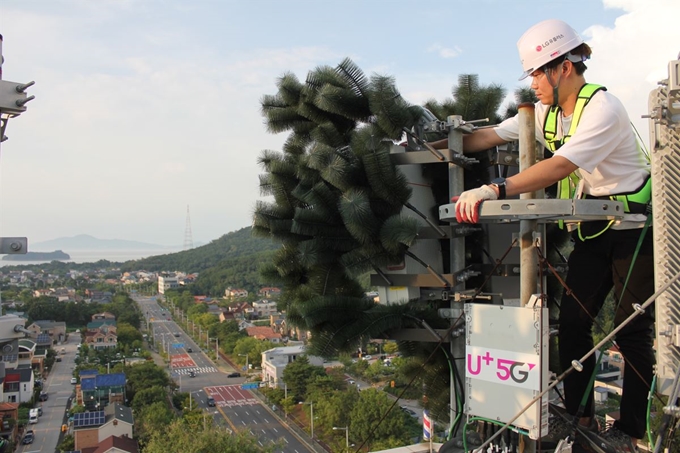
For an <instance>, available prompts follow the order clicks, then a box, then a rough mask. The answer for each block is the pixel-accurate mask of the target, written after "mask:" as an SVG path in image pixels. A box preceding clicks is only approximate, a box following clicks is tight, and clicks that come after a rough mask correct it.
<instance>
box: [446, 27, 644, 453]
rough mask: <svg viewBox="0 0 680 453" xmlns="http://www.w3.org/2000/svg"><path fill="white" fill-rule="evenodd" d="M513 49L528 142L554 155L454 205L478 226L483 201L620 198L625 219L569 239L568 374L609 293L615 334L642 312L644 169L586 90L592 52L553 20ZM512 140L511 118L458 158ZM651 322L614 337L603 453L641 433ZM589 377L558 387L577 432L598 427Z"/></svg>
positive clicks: (626, 131) (563, 326)
mask: <svg viewBox="0 0 680 453" xmlns="http://www.w3.org/2000/svg"><path fill="white" fill-rule="evenodd" d="M517 47H518V50H519V55H520V59H521V61H522V67H523V69H524V73H523V74H522V77H521V78H520V80H522V79H524V78H526V77H531V88H532V89H533V90H534V92H535V93H536V97H537V98H538V102H537V103H536V105H535V123H536V131H537V133H536V138H537V140H538V141H540V142H541V143H542V144H543V145H544V146H545V147H546V148H547V149H549V150H551V151H552V153H553V154H552V156H551V157H550V158H548V159H544V160H542V161H540V162H538V163H536V164H535V165H533V166H531V167H530V168H527V169H525V170H523V171H521V172H519V173H517V174H516V175H514V176H511V177H509V178H507V179H504V178H498V179H495V180H492V181H491V183H490V184H488V185H484V186H482V187H479V188H476V189H472V190H468V191H465V192H463V193H462V194H461V195H460V197H459V198H458V200H457V203H456V219H457V220H458V222H471V223H476V222H477V221H478V215H479V214H478V208H479V205H480V203H481V202H483V201H484V200H496V199H503V198H505V197H508V196H513V195H518V194H522V193H527V192H533V191H536V190H539V189H544V188H547V187H549V186H551V185H553V184H556V183H557V184H558V197H561V198H571V197H578V198H607V199H609V198H610V197H611V196H614V195H618V197H617V198H616V199H617V200H621V201H623V202H624V207H625V214H624V216H623V219H621V220H619V221H611V222H609V221H598V222H583V223H582V224H580V225H579V226H578V227H577V228H574V230H573V231H572V241H573V243H574V248H573V251H572V252H571V255H570V256H569V271H568V275H567V278H566V285H567V287H568V288H570V290H571V292H569V291H565V292H564V296H563V297H562V300H561V304H560V315H559V323H560V326H559V334H558V341H559V356H560V364H561V367H562V369H563V370H566V369H567V368H569V367H570V366H571V364H572V361H573V360H578V359H580V358H581V357H582V356H583V355H585V354H586V353H587V352H588V351H590V350H591V349H592V348H593V337H592V327H593V320H594V318H595V317H596V316H597V314H598V312H599V311H600V309H601V308H602V305H603V304H604V302H605V298H606V297H607V295H608V294H609V292H610V290H611V289H612V287H613V288H614V298H615V303H616V304H617V308H616V312H615V319H614V323H615V325H617V326H618V325H619V324H620V323H621V322H622V321H623V320H625V319H626V318H627V317H628V316H629V315H630V314H631V313H633V312H634V308H633V307H634V305H635V304H642V303H643V302H644V301H645V300H646V299H647V298H648V297H649V296H651V295H652V294H653V293H654V275H653V270H654V261H653V256H652V244H653V240H652V234H651V229H650V230H649V231H647V234H646V235H644V238H643V242H642V243H641V246H640V247H639V250H638V253H637V257H636V253H635V252H636V249H637V248H638V240H639V238H640V236H641V232H642V231H645V230H646V229H645V228H644V226H645V222H646V220H647V215H651V214H649V201H650V197H651V182H650V166H649V163H648V160H647V158H646V156H645V155H644V153H643V152H642V150H641V148H640V147H639V145H638V142H637V140H636V138H635V134H634V131H633V128H632V126H631V124H630V120H629V118H628V115H627V113H626V110H625V108H624V107H623V105H622V103H621V101H619V99H617V98H616V97H615V96H614V95H612V94H611V93H609V92H608V91H606V88H604V87H600V86H598V85H591V84H587V83H586V80H585V77H584V71H585V70H586V69H587V68H586V64H585V62H586V60H588V59H589V58H590V55H591V49H590V47H589V46H588V44H586V43H585V42H584V41H583V39H582V38H581V37H580V36H579V35H578V33H576V31H574V30H573V29H572V28H571V27H570V26H569V25H568V24H566V23H565V22H563V21H561V20H545V21H543V22H540V23H538V24H537V25H535V26H533V27H531V28H530V29H529V30H528V31H527V32H526V33H524V35H522V37H521V38H520V40H519V41H518V43H517ZM518 139H519V119H518V117H517V116H515V117H513V118H510V119H507V120H505V121H503V122H502V123H501V124H499V125H498V126H497V127H495V128H485V129H478V130H476V131H475V132H474V133H472V134H469V135H467V136H465V137H464V139H463V149H464V151H465V152H475V151H482V150H486V149H489V148H492V147H494V146H497V145H501V144H503V143H505V142H509V141H514V140H518ZM631 266H632V269H631ZM629 269H630V276H629ZM626 280H627V284H626ZM624 285H625V294H622V291H623V290H624ZM653 313H654V310H653V307H651V308H649V309H647V310H646V311H645V312H644V313H643V314H642V315H639V316H638V317H636V318H635V319H634V320H633V321H632V322H631V323H630V324H628V325H627V326H625V327H624V328H623V329H622V330H621V331H620V332H618V333H617V335H616V345H617V346H618V348H619V350H620V351H621V353H622V354H623V356H624V359H625V369H624V384H623V395H622V398H621V410H620V418H619V420H617V421H616V422H615V423H614V424H613V425H612V426H610V427H606V429H605V430H604V431H603V432H601V433H600V437H601V439H602V440H604V442H601V444H602V445H603V447H602V449H603V451H604V452H605V453H609V452H621V451H634V450H635V445H636V443H637V440H638V439H641V438H642V437H643V435H644V433H645V426H646V425H645V414H646V405H647V397H648V393H649V389H650V383H651V381H652V377H653V366H654V352H653V349H652V338H653V337H652V335H653V334H652V330H653V327H654V319H653ZM594 368H595V357H593V356H591V358H589V359H588V360H587V361H586V362H585V363H583V370H582V371H581V372H572V373H570V374H569V375H568V376H567V377H565V379H564V392H565V395H564V397H565V406H566V412H567V413H568V414H570V415H571V416H576V415H577V414H578V415H579V416H580V417H579V420H578V423H579V425H580V426H581V427H583V428H580V429H579V432H581V433H583V432H585V433H588V432H590V431H597V429H598V428H599V427H598V425H597V424H596V420H595V417H594V406H593V391H592V388H591V385H590V379H591V376H592V374H593V373H594ZM584 398H586V399H585V406H583V405H582V400H584ZM579 406H581V409H579ZM566 429H567V430H566V431H565V428H559V427H554V426H551V430H552V431H553V433H552V434H551V436H553V437H555V436H556V437H558V438H559V437H566V436H567V435H568V434H570V432H569V430H570V427H569V425H568V424H567V428H566ZM589 430H590V431H589ZM581 435H583V434H581ZM578 437H579V436H578V435H577V438H578ZM586 437H587V436H586Z"/></svg>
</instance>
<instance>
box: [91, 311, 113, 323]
mask: <svg viewBox="0 0 680 453" xmlns="http://www.w3.org/2000/svg"><path fill="white" fill-rule="evenodd" d="M104 320H113V321H115V320H116V315H114V314H113V313H109V312H108V311H104V312H102V313H95V314H94V315H92V321H104Z"/></svg>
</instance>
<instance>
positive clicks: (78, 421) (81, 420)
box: [73, 411, 106, 428]
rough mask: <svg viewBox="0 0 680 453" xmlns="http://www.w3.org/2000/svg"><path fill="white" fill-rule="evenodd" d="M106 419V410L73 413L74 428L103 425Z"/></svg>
mask: <svg viewBox="0 0 680 453" xmlns="http://www.w3.org/2000/svg"><path fill="white" fill-rule="evenodd" d="M105 421H106V415H104V411H95V412H83V413H82V414H74V415H73V427H74V428H79V427H80V428H82V427H88V426H98V425H103V424H104V422H105Z"/></svg>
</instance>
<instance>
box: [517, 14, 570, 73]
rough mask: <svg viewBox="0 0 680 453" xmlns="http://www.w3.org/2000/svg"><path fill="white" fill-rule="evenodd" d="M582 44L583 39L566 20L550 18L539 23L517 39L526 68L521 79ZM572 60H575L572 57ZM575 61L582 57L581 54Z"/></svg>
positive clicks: (524, 67)
mask: <svg viewBox="0 0 680 453" xmlns="http://www.w3.org/2000/svg"><path fill="white" fill-rule="evenodd" d="M581 44H583V39H582V38H581V37H580V36H579V34H578V33H576V31H575V30H574V29H573V28H571V27H570V26H569V25H568V24H567V23H566V22H563V21H561V20H558V19H548V20H544V21H543V22H539V23H537V24H536V25H534V26H533V27H531V28H530V29H529V30H527V31H526V32H525V33H524V34H523V35H522V37H521V38H519V41H517V50H518V51H519V58H520V60H521V61H522V69H524V74H522V77H520V78H519V80H523V79H525V78H526V77H527V76H528V75H529V74H531V73H532V72H534V71H535V70H537V69H538V68H540V67H541V66H543V65H545V64H546V63H550V62H551V61H553V60H554V59H556V58H558V57H560V56H563V55H567V54H568V53H569V51H570V50H574V49H575V48H577V47H578V46H580V45H581ZM570 60H572V61H574V59H572V58H570ZM575 61H582V59H581V58H580V56H579V58H577V59H575Z"/></svg>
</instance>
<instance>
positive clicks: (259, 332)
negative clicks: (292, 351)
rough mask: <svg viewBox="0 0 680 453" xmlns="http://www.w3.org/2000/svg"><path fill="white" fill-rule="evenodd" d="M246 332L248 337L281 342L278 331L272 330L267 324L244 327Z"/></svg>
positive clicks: (281, 338)
mask: <svg viewBox="0 0 680 453" xmlns="http://www.w3.org/2000/svg"><path fill="white" fill-rule="evenodd" d="M246 333H247V334H248V336H249V337H253V338H255V339H257V340H262V341H271V342H272V343H281V342H282V341H283V337H282V336H281V334H280V333H278V332H274V331H273V330H272V328H271V327H267V326H254V327H246Z"/></svg>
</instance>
